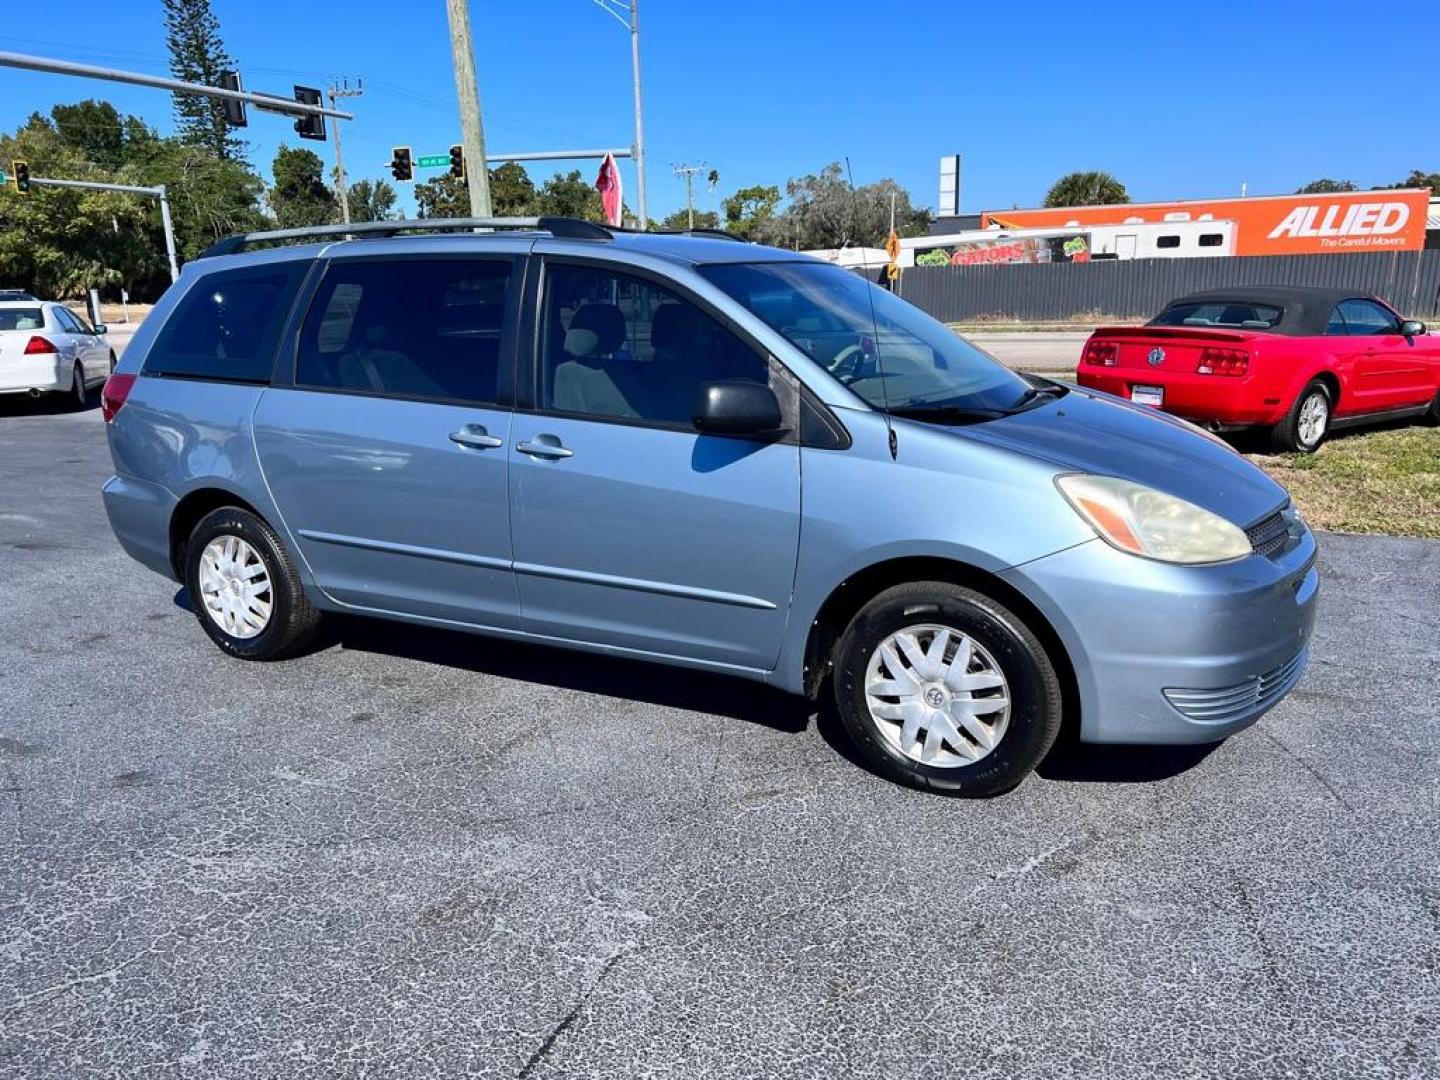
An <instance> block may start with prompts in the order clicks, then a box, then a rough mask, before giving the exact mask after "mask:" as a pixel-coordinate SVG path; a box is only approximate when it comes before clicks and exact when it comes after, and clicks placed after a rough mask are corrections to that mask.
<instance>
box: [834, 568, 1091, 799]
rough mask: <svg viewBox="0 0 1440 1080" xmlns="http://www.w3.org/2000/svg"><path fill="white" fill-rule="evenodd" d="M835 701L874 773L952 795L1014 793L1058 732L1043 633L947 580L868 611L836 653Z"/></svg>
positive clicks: (901, 590)
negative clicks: (1040, 633) (1037, 633)
mask: <svg viewBox="0 0 1440 1080" xmlns="http://www.w3.org/2000/svg"><path fill="white" fill-rule="evenodd" d="M835 697H836V703H837V706H838V709H839V714H840V719H841V721H842V723H843V724H844V725H845V728H846V731H847V732H848V733H849V735H850V738H851V739H852V740H853V742H854V743H855V746H856V747H857V748H858V749H859V750H860V752H861V754H862V755H863V756H864V758H865V760H866V761H867V762H868V763H869V764H870V765H871V766H872V767H873V768H874V769H875V770H876V771H877V772H879V773H881V774H882V775H884V776H887V777H889V778H891V779H893V780H896V781H899V782H900V783H904V784H909V785H911V786H913V787H919V788H926V789H928V790H931V791H936V792H942V793H944V794H949V795H964V796H984V795H995V794H999V793H1001V792H1004V791H1008V790H1010V789H1011V788H1013V787H1014V786H1015V785H1016V784H1018V783H1020V781H1021V780H1023V779H1024V778H1025V777H1026V776H1027V775H1029V773H1030V772H1031V771H1032V770H1033V769H1034V768H1035V766H1036V765H1038V764H1039V763H1040V760H1041V759H1042V758H1043V757H1044V756H1045V754H1046V753H1047V752H1048V751H1049V749H1050V747H1051V745H1053V743H1054V742H1055V737H1056V735H1057V734H1058V733H1059V731H1060V720H1061V711H1062V707H1061V695H1060V682H1059V679H1058V677H1057V676H1056V674H1055V667H1054V665H1053V664H1052V663H1051V660H1050V657H1049V656H1048V655H1047V654H1046V652H1045V648H1044V646H1043V645H1041V644H1040V641H1039V640H1038V639H1037V638H1036V636H1035V634H1034V633H1033V632H1032V631H1031V630H1030V628H1029V627H1027V626H1026V625H1025V623H1024V622H1023V621H1022V620H1021V619H1019V618H1018V617H1016V615H1015V614H1014V613H1013V612H1011V611H1009V610H1008V609H1007V608H1005V607H1004V606H1003V605H1001V604H999V603H997V602H996V601H994V600H993V599H991V598H990V597H988V596H985V595H983V594H982V593H978V592H975V591H973V590H971V589H964V588H961V587H959V586H956V585H951V584H948V583H945V582H938V581H935V582H917V583H914V584H908V585H899V586H896V587H895V588H892V589H888V590H886V591H885V592H883V593H881V594H880V595H879V596H877V597H875V599H873V600H871V601H870V602H869V603H868V604H866V605H865V607H864V608H862V609H861V610H860V613H859V614H858V615H856V616H855V618H854V620H853V621H852V622H851V623H850V626H849V628H848V629H847V630H846V631H845V634H844V636H843V637H842V638H841V639H840V643H839V645H838V646H837V654H836V665H835Z"/></svg>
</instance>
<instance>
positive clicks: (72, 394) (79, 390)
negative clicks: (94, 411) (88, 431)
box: [65, 362, 90, 412]
mask: <svg viewBox="0 0 1440 1080" xmlns="http://www.w3.org/2000/svg"><path fill="white" fill-rule="evenodd" d="M65 398H66V401H67V403H68V404H69V406H70V408H72V409H74V410H75V411H76V412H84V411H85V410H86V409H87V408H88V407H89V405H90V392H89V391H88V390H87V389H86V388H85V369H84V368H82V367H81V366H80V365H79V363H78V362H77V363H76V365H75V366H74V367H73V368H71V369H70V389H69V390H68V391H66V394H65Z"/></svg>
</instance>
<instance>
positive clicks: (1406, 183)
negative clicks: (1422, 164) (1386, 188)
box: [1391, 169, 1440, 195]
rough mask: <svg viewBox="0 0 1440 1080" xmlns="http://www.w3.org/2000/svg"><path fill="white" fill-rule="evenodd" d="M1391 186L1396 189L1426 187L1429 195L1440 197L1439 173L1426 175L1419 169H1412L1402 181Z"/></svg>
mask: <svg viewBox="0 0 1440 1080" xmlns="http://www.w3.org/2000/svg"><path fill="white" fill-rule="evenodd" d="M1391 186H1392V187H1397V188H1422V187H1428V188H1429V189H1430V194H1431V195H1440V172H1432V173H1427V172H1423V171H1421V170H1420V169H1413V170H1411V173H1410V175H1409V176H1407V177H1406V178H1405V179H1404V180H1401V181H1400V182H1399V183H1398V184H1392V185H1391Z"/></svg>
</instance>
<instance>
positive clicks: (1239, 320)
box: [1150, 300, 1285, 330]
mask: <svg viewBox="0 0 1440 1080" xmlns="http://www.w3.org/2000/svg"><path fill="white" fill-rule="evenodd" d="M1284 314H1285V312H1284V310H1283V309H1281V308H1278V307H1272V306H1270V305H1269V304H1252V303H1249V302H1247V301H1244V300H1205V301H1202V302H1200V303H1183V304H1171V305H1170V306H1169V307H1168V308H1166V309H1165V310H1164V311H1162V312H1161V313H1160V314H1159V315H1156V316H1155V318H1153V319H1151V320H1150V325H1151V326H1222V327H1224V328H1225V329H1227V330H1274V329H1275V327H1276V326H1278V325H1279V324H1280V319H1281V317H1282V316H1283V315H1284Z"/></svg>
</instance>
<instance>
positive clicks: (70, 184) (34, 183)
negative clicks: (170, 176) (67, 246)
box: [30, 176, 180, 282]
mask: <svg viewBox="0 0 1440 1080" xmlns="http://www.w3.org/2000/svg"><path fill="white" fill-rule="evenodd" d="M30 186H31V187H58V188H80V189H81V190H83V191H121V192H124V193H126V194H129V195H147V196H149V197H150V198H152V199H158V200H160V224H161V226H162V227H163V228H164V230H165V257H166V258H167V259H168V260H169V262H170V280H171V281H172V282H173V281H178V280H179V278H180V263H179V261H178V260H177V259H176V258H175V228H174V226H173V225H171V223H170V199H169V197H168V196H167V195H166V193H165V185H164V184H157V185H156V186H155V187H139V186H137V185H135V184H102V183H99V182H98V181H94V180H47V179H45V178H43V177H39V176H32V177H31V178H30Z"/></svg>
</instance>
